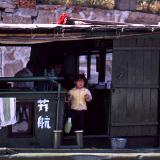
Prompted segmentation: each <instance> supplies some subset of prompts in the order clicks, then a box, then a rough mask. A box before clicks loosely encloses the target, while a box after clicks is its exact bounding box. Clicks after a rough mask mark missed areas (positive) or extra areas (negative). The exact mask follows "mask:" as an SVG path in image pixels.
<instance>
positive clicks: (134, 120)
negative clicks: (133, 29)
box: [110, 36, 160, 136]
mask: <svg viewBox="0 0 160 160" xmlns="http://www.w3.org/2000/svg"><path fill="white" fill-rule="evenodd" d="M113 45H114V46H113V71H112V86H113V88H112V105H111V126H110V135H111V136H156V135H157V134H158V89H159V50H160V39H159V38H158V37H154V36H152V37H149V36H148V37H139V38H123V39H116V40H114V41H113Z"/></svg>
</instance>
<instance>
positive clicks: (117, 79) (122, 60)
mask: <svg viewBox="0 0 160 160" xmlns="http://www.w3.org/2000/svg"><path fill="white" fill-rule="evenodd" d="M127 56H128V54H127V53H122V52H114V53H113V72H114V74H113V76H112V83H113V85H114V84H124V83H127V82H128V79H127V76H128V75H127V74H128V72H127V68H128V67H127Z"/></svg>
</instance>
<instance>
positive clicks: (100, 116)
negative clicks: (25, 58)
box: [30, 40, 112, 135]
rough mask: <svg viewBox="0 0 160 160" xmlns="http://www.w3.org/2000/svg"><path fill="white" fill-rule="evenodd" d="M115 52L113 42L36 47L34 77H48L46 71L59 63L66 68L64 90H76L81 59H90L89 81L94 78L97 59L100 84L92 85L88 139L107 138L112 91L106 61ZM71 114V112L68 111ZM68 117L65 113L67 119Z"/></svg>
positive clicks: (32, 53) (33, 52)
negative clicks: (94, 58) (92, 74)
mask: <svg viewBox="0 0 160 160" xmlns="http://www.w3.org/2000/svg"><path fill="white" fill-rule="evenodd" d="M111 49H112V40H81V41H61V42H53V43H47V44H37V45H33V46H32V51H31V59H30V62H31V63H32V64H33V65H35V66H36V69H35V72H34V75H44V70H45V69H46V68H48V67H49V66H50V65H54V64H55V63H61V64H62V72H63V74H62V76H65V77H67V78H66V79H65V81H66V82H65V84H64V83H62V85H64V88H66V89H67V90H69V89H71V88H72V87H73V86H74V83H73V79H74V75H75V74H77V73H78V72H79V67H80V63H79V57H80V56H87V62H86V66H87V68H86V70H87V78H88V79H90V77H91V65H92V64H91V56H92V55H96V70H97V72H98V73H99V75H98V82H96V83H88V88H89V89H90V91H91V93H92V95H93V100H92V102H90V103H89V104H88V110H87V113H86V124H85V125H86V126H85V134H86V135H107V133H108V129H107V128H108V120H109V105H110V89H108V88H107V82H105V57H106V54H107V51H108V50H111ZM66 112H67V111H66ZM66 116H67V114H66V113H65V115H64V119H65V118H66Z"/></svg>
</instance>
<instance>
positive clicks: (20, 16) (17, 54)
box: [0, 0, 160, 76]
mask: <svg viewBox="0 0 160 160" xmlns="http://www.w3.org/2000/svg"><path fill="white" fill-rule="evenodd" d="M96 1H98V0H96ZM134 1H135V0H117V1H116V3H114V4H113V6H112V7H110V8H109V9H103V8H101V9H100V8H88V7H82V6H78V5H75V6H74V5H73V4H71V3H69V2H70V1H68V3H67V4H66V5H46V4H37V5H36V0H0V23H6V24H21V23H23V24H31V23H33V24H36V23H39V24H40V23H43V24H44V23H45V24H51V23H55V22H56V20H57V18H58V17H59V15H60V14H61V13H62V12H67V13H68V14H69V15H70V17H72V18H79V19H88V20H98V21H114V22H124V23H144V24H158V23H159V22H160V15H159V14H151V13H143V12H137V11H136V6H135V3H133V2H134ZM93 2H94V1H93ZM131 2H132V3H131ZM114 8H116V9H114ZM157 13H158V12H157ZM30 50H31V49H30V47H5V46H4V47H0V66H1V69H0V76H14V74H15V73H16V72H17V71H18V70H20V69H21V68H23V67H24V66H25V65H26V63H27V61H28V60H29V56H30Z"/></svg>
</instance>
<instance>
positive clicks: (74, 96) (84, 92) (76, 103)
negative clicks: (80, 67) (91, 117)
mask: <svg viewBox="0 0 160 160" xmlns="http://www.w3.org/2000/svg"><path fill="white" fill-rule="evenodd" d="M86 81H87V80H86V78H85V76H84V74H79V75H77V77H76V80H75V87H74V88H73V89H71V90H70V91H69V93H68V94H69V100H70V101H71V118H72V128H73V130H74V131H79V130H82V131H83V130H84V122H85V111H86V110H87V104H86V102H89V101H91V100H92V95H91V93H90V91H89V90H88V89H87V88H85V84H86Z"/></svg>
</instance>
